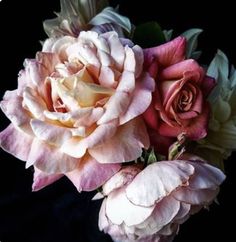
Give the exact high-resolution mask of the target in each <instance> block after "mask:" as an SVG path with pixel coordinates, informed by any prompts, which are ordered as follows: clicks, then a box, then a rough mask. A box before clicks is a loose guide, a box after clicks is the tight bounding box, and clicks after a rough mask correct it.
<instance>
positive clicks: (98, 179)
mask: <svg viewBox="0 0 236 242" xmlns="http://www.w3.org/2000/svg"><path fill="white" fill-rule="evenodd" d="M120 167H121V165H120V164H100V163H98V162H97V161H96V160H95V159H94V158H92V157H91V156H89V155H86V156H85V157H84V158H83V159H82V160H81V161H80V162H79V163H78V166H77V167H76V169H75V170H73V171H71V172H69V173H66V176H67V177H68V178H69V179H70V180H71V182H73V184H74V185H75V187H76V188H77V190H78V191H79V192H81V191H92V190H95V189H97V188H98V187H100V186H101V185H103V183H104V182H105V181H107V180H108V179H109V178H110V177H111V176H113V175H114V174H115V173H116V172H117V171H119V169H120Z"/></svg>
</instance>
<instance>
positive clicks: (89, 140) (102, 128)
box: [61, 119, 118, 158]
mask: <svg viewBox="0 0 236 242" xmlns="http://www.w3.org/2000/svg"><path fill="white" fill-rule="evenodd" d="M117 126H118V120H116V119H115V120H113V121H111V122H109V123H105V124H102V125H99V126H98V127H97V128H96V129H95V130H94V131H93V132H92V133H91V134H90V135H88V136H87V137H86V138H84V139H78V138H72V139H70V140H68V141H66V142H65V143H64V144H63V145H62V147H61V150H62V151H63V152H64V153H66V154H68V155H70V156H73V157H77V158H81V157H82V156H83V155H84V154H85V152H86V150H87V149H88V148H92V147H93V146H99V145H100V144H103V143H105V142H109V140H110V138H111V137H112V136H113V135H114V134H115V133H116V130H117Z"/></svg>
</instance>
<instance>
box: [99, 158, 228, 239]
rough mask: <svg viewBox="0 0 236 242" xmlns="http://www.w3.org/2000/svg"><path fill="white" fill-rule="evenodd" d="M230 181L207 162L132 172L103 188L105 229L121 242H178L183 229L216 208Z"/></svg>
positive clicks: (157, 165)
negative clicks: (175, 241)
mask: <svg viewBox="0 0 236 242" xmlns="http://www.w3.org/2000/svg"><path fill="white" fill-rule="evenodd" d="M192 158H193V159H194V157H192ZM190 159H191V157H190ZM224 179H225V176H224V174H223V173H222V172H221V171H220V170H219V169H217V168H215V167H213V166H210V165H208V164H206V163H204V162H203V161H201V160H192V161H187V160H173V161H161V162H156V163H153V164H151V165H149V166H147V167H146V168H145V169H144V170H142V171H141V170H140V169H139V168H137V167H133V166H129V167H126V168H124V170H120V171H119V172H118V173H116V174H115V175H114V176H113V177H112V178H111V179H110V180H108V181H107V182H106V183H105V184H104V186H103V193H104V194H105V195H106V196H107V197H106V198H105V199H104V201H103V204H102V207H101V210H100V214H99V228H100V230H103V231H104V232H105V233H108V234H110V235H111V237H112V238H113V240H114V241H117V242H118V241H119V242H120V241H122V242H147V241H149V242H168V241H172V240H173V238H174V236H175V235H176V233H177V231H178V229H179V225H180V224H182V223H183V222H185V221H186V220H187V219H188V218H189V216H190V215H192V214H194V213H196V212H198V211H199V210H200V209H201V208H203V207H205V206H208V205H209V204H210V203H212V201H213V200H214V199H215V198H216V196H217V194H218V192H219V185H220V184H221V183H222V182H223V180H224Z"/></svg>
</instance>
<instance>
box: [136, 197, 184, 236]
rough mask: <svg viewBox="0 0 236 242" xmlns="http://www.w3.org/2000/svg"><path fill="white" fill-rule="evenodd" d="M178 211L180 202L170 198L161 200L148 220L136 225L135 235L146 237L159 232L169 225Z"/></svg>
mask: <svg viewBox="0 0 236 242" xmlns="http://www.w3.org/2000/svg"><path fill="white" fill-rule="evenodd" d="M179 210H180V202H179V201H178V200H176V199H174V198H172V197H171V196H169V197H165V198H163V199H162V200H161V201H160V202H159V203H157V204H156V207H155V209H154V211H153V213H152V214H151V216H150V217H149V218H147V219H146V220H145V221H144V222H143V223H141V224H140V225H137V228H139V230H137V232H136V233H137V235H139V236H142V237H143V236H145V235H146V236H147V235H152V234H155V233H157V232H158V231H160V230H161V229H162V228H163V227H164V226H165V225H167V224H168V223H170V222H171V221H172V220H173V218H174V217H175V216H176V215H177V214H178V212H179Z"/></svg>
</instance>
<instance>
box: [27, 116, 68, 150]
mask: <svg viewBox="0 0 236 242" xmlns="http://www.w3.org/2000/svg"><path fill="white" fill-rule="evenodd" d="M30 125H31V128H32V130H33V132H34V134H35V136H36V137H37V138H38V139H39V140H42V141H46V142H47V143H49V144H52V145H56V146H61V145H62V144H63V143H64V142H65V141H67V140H68V139H70V138H71V137H72V132H71V130H70V129H69V128H65V127H62V126H57V125H55V124H54V125H53V124H49V123H45V122H42V121H40V120H37V119H32V120H31V122H30Z"/></svg>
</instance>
